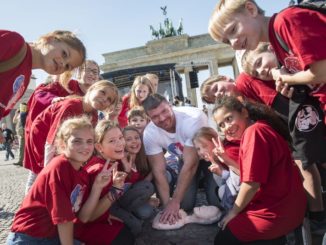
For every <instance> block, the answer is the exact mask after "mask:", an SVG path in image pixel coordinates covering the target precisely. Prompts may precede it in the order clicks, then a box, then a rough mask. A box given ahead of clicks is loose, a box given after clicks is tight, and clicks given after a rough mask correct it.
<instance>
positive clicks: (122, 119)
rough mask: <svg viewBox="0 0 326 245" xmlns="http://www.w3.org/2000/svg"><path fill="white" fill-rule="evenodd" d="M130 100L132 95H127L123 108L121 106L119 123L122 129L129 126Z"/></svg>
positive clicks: (124, 98) (123, 101) (123, 99)
mask: <svg viewBox="0 0 326 245" xmlns="http://www.w3.org/2000/svg"><path fill="white" fill-rule="evenodd" d="M129 99H130V95H129V94H127V95H125V96H124V97H123V98H122V106H121V112H120V114H119V116H118V121H119V125H120V127H121V128H124V127H126V126H127V125H128V117H127V113H128V111H129V110H130V107H129Z"/></svg>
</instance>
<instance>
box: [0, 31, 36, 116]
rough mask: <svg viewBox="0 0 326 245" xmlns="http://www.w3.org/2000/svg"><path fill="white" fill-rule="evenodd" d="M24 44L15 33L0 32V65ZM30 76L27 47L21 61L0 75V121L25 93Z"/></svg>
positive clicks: (28, 48)
mask: <svg viewBox="0 0 326 245" xmlns="http://www.w3.org/2000/svg"><path fill="white" fill-rule="evenodd" d="M24 44H25V40H24V38H23V37H22V36H21V35H20V34H18V33H17V32H12V31H7V30H0V47H1V48H0V63H1V62H5V61H7V60H9V59H11V58H12V57H14V56H15V55H16V54H17V53H18V52H19V51H20V50H21V48H22V47H23V45H24ZM31 74H32V52H31V48H30V47H29V45H27V53H26V56H25V58H24V59H23V61H22V62H21V63H20V64H19V65H18V66H17V67H14V68H12V69H11V70H9V71H5V72H2V73H0V84H1V90H0V119H1V118H2V117H4V116H6V115H7V114H8V113H9V112H10V110H11V109H12V108H13V107H14V106H15V104H16V103H17V101H18V100H19V99H20V98H21V97H22V96H23V94H24V93H25V91H26V89H27V87H28V84H29V81H30V77H31Z"/></svg>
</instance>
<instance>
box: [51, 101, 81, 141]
mask: <svg viewBox="0 0 326 245" xmlns="http://www.w3.org/2000/svg"><path fill="white" fill-rule="evenodd" d="M53 106H56V107H57V109H56V110H54V111H55V118H54V120H53V122H52V124H51V127H50V130H49V133H48V136H47V138H46V142H47V143H49V144H53V142H54V139H55V136H56V133H57V130H58V128H59V127H60V125H61V122H62V121H63V120H64V119H66V118H69V117H72V116H78V115H82V114H83V108H82V101H81V100H79V99H66V100H63V101H61V102H58V103H56V104H54V105H53Z"/></svg>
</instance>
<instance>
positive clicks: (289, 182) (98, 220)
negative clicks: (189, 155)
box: [0, 0, 326, 244]
mask: <svg viewBox="0 0 326 245" xmlns="http://www.w3.org/2000/svg"><path fill="white" fill-rule="evenodd" d="M325 23H326V17H325V14H324V13H323V12H322V11H318V9H309V8H304V7H296V6H293V7H289V8H287V9H285V10H283V11H282V12H280V13H279V14H276V15H274V16H273V17H265V16H264V11H263V10H262V9H261V8H260V7H259V6H258V5H257V4H256V2H255V1H254V0H223V1H219V3H218V4H217V6H216V8H215V9H214V11H213V14H212V16H211V19H210V21H209V33H210V35H211V36H212V38H213V39H215V40H216V41H222V42H224V43H227V44H230V45H231V46H232V48H233V49H235V50H240V49H245V50H247V51H246V52H245V54H244V55H243V57H242V67H243V69H244V71H245V73H242V74H240V75H239V77H237V78H236V82H234V81H233V80H232V79H229V78H227V77H224V76H214V77H211V78H209V79H208V80H206V81H205V82H204V83H203V84H202V86H201V95H202V99H203V101H205V102H207V103H211V104H214V109H213V119H214V121H215V122H216V124H217V127H218V130H219V131H220V133H221V135H222V136H223V139H222V138H221V136H219V135H218V133H217V131H216V130H215V129H212V128H206V127H204V128H202V129H200V130H199V131H198V132H196V133H195V134H194V138H193V142H194V146H195V148H196V150H197V153H198V155H199V157H200V158H202V159H205V160H206V161H208V162H210V163H211V166H210V167H209V170H210V171H211V172H213V173H214V174H215V177H216V181H217V182H218V184H219V189H218V191H217V193H216V194H217V195H218V196H219V198H220V208H221V209H222V210H223V211H224V216H223V218H222V219H221V220H220V222H219V227H220V228H219V229H218V231H217V235H216V237H215V244H242V243H248V242H253V243H254V244H285V241H284V239H285V238H284V237H285V235H286V234H288V233H289V232H291V231H293V230H294V229H295V228H297V227H298V226H300V225H301V224H302V222H303V218H304V216H305V212H306V202H307V201H308V209H309V218H310V219H311V222H312V223H313V222H316V223H317V224H318V222H321V221H323V220H324V207H323V202H322V197H321V181H320V175H319V172H318V168H317V164H319V166H320V167H323V164H324V163H326V155H325V154H326V152H325V151H324V146H325V143H326V142H325V140H326V137H325V136H326V135H325V122H326V119H325V118H326V117H325V108H326V107H325V102H326V100H325V98H326V97H325V88H326V87H325V86H324V81H326V73H325V69H326V66H325V64H326V61H325V60H326V59H325V58H326V53H325V50H324V49H318V48H316V47H318V46H319V45H321V44H322V43H323V40H325V34H324V33H326V32H325V31H326V30H325V28H326V25H325ZM297 26H300V29H298V28H296V27H297ZM323 30H324V31H323ZM0 43H1V44H2V48H1V49H2V50H4V51H6V52H3V53H2V55H0V60H1V62H0V79H1V80H6V81H7V82H6V83H5V84H4V86H6V87H7V88H8V89H3V90H2V92H0V103H1V104H0V107H1V108H0V117H3V116H5V115H6V114H7V113H8V112H9V111H10V109H12V108H13V106H14V105H15V103H16V102H17V101H18V100H19V98H20V97H21V96H22V94H23V93H24V91H25V90H26V88H27V85H28V82H29V78H30V75H31V70H32V69H36V68H41V69H43V70H45V71H46V72H48V73H49V74H52V75H59V74H61V75H60V76H57V77H56V78H55V81H53V82H52V83H50V84H45V85H40V86H39V87H38V88H37V89H36V90H35V91H34V93H33V95H32V96H31V98H30V100H29V102H28V108H29V113H28V116H27V119H26V129H25V140H26V145H25V152H24V153H25V157H24V167H26V168H28V169H29V170H30V175H29V178H28V182H27V187H26V196H25V198H24V200H23V203H22V205H21V207H20V209H19V211H18V212H17V214H16V216H15V218H14V221H13V225H12V229H11V233H10V234H9V236H8V240H7V243H8V244H21V243H23V244H27V243H28V244H39V243H45V244H60V243H61V244H79V243H80V242H82V243H86V244H133V243H134V237H135V236H136V235H137V234H139V233H140V231H141V229H142V223H143V220H144V219H147V218H149V217H151V216H152V215H153V213H154V209H155V207H156V206H157V205H158V204H159V202H158V201H157V200H156V199H153V198H152V195H153V193H154V186H153V184H152V179H153V176H152V173H151V170H150V168H149V165H148V162H147V158H146V155H145V152H144V148H143V143H142V133H143V131H144V129H145V127H146V125H147V123H148V117H147V116H146V114H145V112H144V110H143V109H142V107H141V105H142V103H143V101H144V100H145V99H146V98H147V96H148V95H149V94H154V93H156V92H157V85H158V77H157V76H156V75H153V74H146V75H144V76H138V77H136V78H135V81H134V84H133V86H132V87H131V92H130V94H127V95H125V96H124V97H123V98H122V99H119V95H118V90H117V88H116V86H115V85H114V84H113V83H111V82H109V81H106V80H100V78H99V72H100V71H99V67H98V65H97V64H96V62H94V61H91V60H87V61H85V57H86V48H85V47H84V45H83V44H82V42H81V41H80V40H79V39H78V38H77V37H76V36H75V35H74V34H73V33H71V32H68V31H55V32H52V33H49V34H47V35H45V36H43V37H41V38H40V39H39V40H38V41H37V42H36V43H33V44H27V43H26V42H25V41H24V39H23V38H22V37H21V36H20V35H19V34H18V33H15V32H11V31H4V30H2V31H0ZM280 65H281V66H282V67H280ZM77 67H79V79H78V80H74V79H71V73H72V71H73V70H74V69H75V68H77ZM8 91H9V92H8ZM253 101H255V102H253ZM257 102H258V103H257ZM263 104H265V105H263ZM98 111H101V112H103V115H104V116H103V119H100V120H99V118H98ZM127 125H129V126H127ZM94 152H95V153H94ZM294 160H295V163H294ZM300 173H301V176H300ZM37 175H38V177H37V178H36V176H37ZM301 177H302V179H301ZM35 178H36V179H35ZM306 193H307V194H308V195H306ZM293 207H295V208H293ZM124 224H125V225H126V226H125V225H124ZM74 239H75V240H74Z"/></svg>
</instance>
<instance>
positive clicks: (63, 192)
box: [11, 155, 89, 238]
mask: <svg viewBox="0 0 326 245" xmlns="http://www.w3.org/2000/svg"><path fill="white" fill-rule="evenodd" d="M88 186H89V180H88V176H87V173H86V172H85V171H84V170H83V169H80V170H75V169H74V168H73V166H72V165H71V164H70V162H69V161H68V160H67V159H66V157H65V156H63V155H59V156H57V157H55V158H53V159H52V160H51V162H50V164H49V165H48V166H46V167H45V168H44V171H42V172H41V173H40V175H39V176H38V177H37V178H36V180H35V182H34V184H33V186H32V188H31V189H30V191H29V193H28V194H27V196H26V197H25V198H24V200H23V203H22V204H21V206H20V208H19V210H18V212H17V213H16V215H15V218H14V221H13V225H12V227H11V231H12V232H21V233H24V234H27V235H29V236H32V237H39V238H53V237H55V236H57V235H58V232H57V226H56V225H57V224H61V223H65V222H70V221H74V220H75V219H76V213H78V211H79V210H80V208H81V204H82V201H83V200H84V196H85V195H87V193H88V192H89V189H88Z"/></svg>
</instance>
